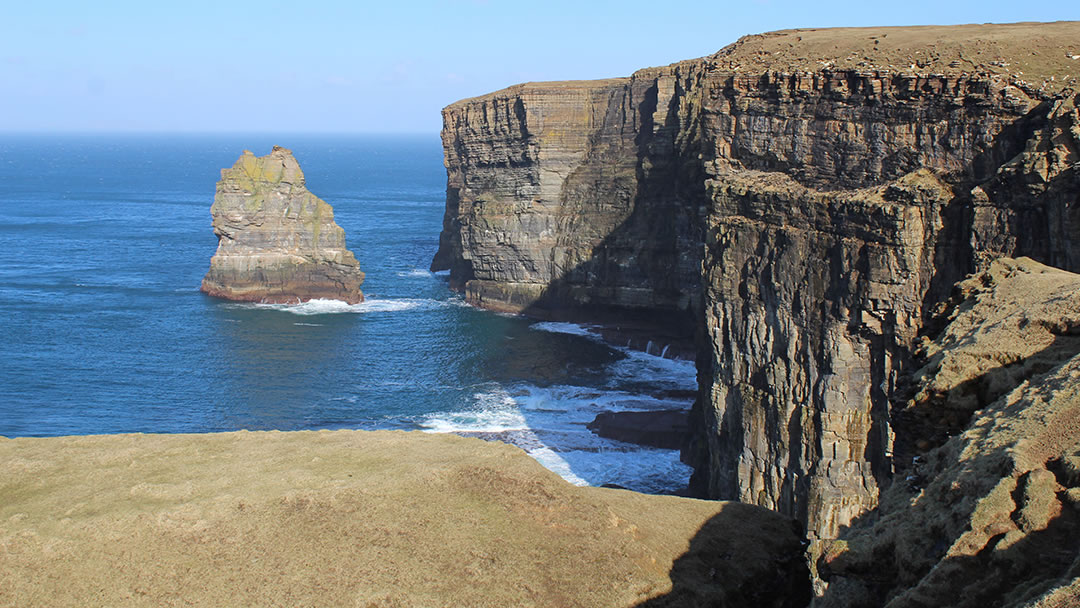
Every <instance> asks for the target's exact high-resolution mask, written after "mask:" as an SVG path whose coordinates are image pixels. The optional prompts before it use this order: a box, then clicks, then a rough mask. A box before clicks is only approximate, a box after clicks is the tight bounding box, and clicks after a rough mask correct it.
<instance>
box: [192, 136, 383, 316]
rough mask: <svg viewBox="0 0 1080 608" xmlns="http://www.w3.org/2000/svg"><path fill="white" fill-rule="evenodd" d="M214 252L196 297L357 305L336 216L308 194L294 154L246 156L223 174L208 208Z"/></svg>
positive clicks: (355, 273)
mask: <svg viewBox="0 0 1080 608" xmlns="http://www.w3.org/2000/svg"><path fill="white" fill-rule="evenodd" d="M210 214H211V215H212V216H213V225H214V234H216V235H217V237H218V249H217V252H216V253H215V254H214V257H213V258H211V260H210V270H209V271H208V272H207V273H206V277H205V278H203V281H202V291H204V292H206V293H207V294H209V295H212V296H217V297H221V298H228V299H230V300H244V301H251V302H275V303H292V302H300V301H306V300H312V299H317V298H325V299H331V300H344V301H346V302H349V303H350V304H355V303H357V302H362V301H363V300H364V294H363V292H361V291H360V285H361V284H362V283H363V282H364V273H363V272H361V271H360V265H359V263H358V262H357V261H356V257H355V256H354V255H353V253H352V252H351V251H349V250H348V249H346V248H345V231H344V230H343V229H342V228H341V226H338V225H337V224H336V223H335V222H334V210H333V208H331V207H330V205H328V204H327V203H326V202H324V201H323V200H322V199H320V198H319V197H317V196H315V195H314V194H312V193H311V192H309V191H308V189H307V187H306V186H305V185H304V173H303V172H302V171H301V170H300V164H299V163H297V162H296V159H295V158H293V155H292V152H290V151H289V150H286V149H285V148H282V147H279V146H274V149H273V151H272V152H271V153H270V154H268V155H267V156H261V157H256V156H255V155H254V154H252V153H251V152H249V151H247V150H245V151H244V154H243V155H242V156H241V157H240V159H239V160H237V161H236V164H235V165H233V166H232V168H230V169H223V170H222V171H221V181H219V182H218V184H217V194H216V195H215V196H214V204H213V205H212V206H211V207H210Z"/></svg>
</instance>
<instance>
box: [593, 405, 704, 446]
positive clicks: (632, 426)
mask: <svg viewBox="0 0 1080 608" xmlns="http://www.w3.org/2000/svg"><path fill="white" fill-rule="evenodd" d="M689 413H690V412H688V411H687V410H659V411H649V412H600V413H599V414H597V415H596V418H594V419H593V421H592V422H590V423H589V424H588V425H586V428H588V429H589V430H590V431H592V432H594V433H596V434H597V435H599V436H601V437H604V438H607V439H615V440H617V441H625V442H626V443H634V444H637V445H644V446H649V447H653V448H664V449H668V450H677V449H679V448H681V447H682V446H683V444H684V443H686V440H687V438H688V436H689V432H690V427H689V426H688V421H689V416H688V415H689Z"/></svg>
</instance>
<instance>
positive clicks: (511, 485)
mask: <svg viewBox="0 0 1080 608" xmlns="http://www.w3.org/2000/svg"><path fill="white" fill-rule="evenodd" d="M0 496H3V500H0V564H2V566H0V606H57V607H59V606H154V607H157V606H180V605H183V606H190V605H201V606H553V605H557V606H582V607H595V606H611V607H616V606H633V605H639V603H640V602H644V601H649V602H651V605H655V606H666V605H676V606H679V605H682V606H685V605H706V604H708V605H725V606H749V605H754V606H771V607H777V608H779V607H782V606H800V605H804V604H805V601H806V600H807V599H808V593H809V587H808V585H807V581H808V579H807V578H806V569H805V566H804V565H803V560H802V557H801V554H802V548H801V545H800V542H799V537H798V536H797V535H796V534H795V530H794V529H793V526H792V522H791V521H790V520H789V519H787V518H784V517H781V516H778V515H776V514H775V513H770V512H768V511H766V510H765V509H760V508H757V507H751V506H749V505H741V504H737V503H717V502H711V501H700V500H692V499H685V498H677V497H672V496H647V495H641V494H635V493H632V492H627V491H624V490H611V489H603V488H579V487H576V486H572V485H570V484H569V483H567V482H565V481H563V480H562V479H561V478H559V477H558V476H557V475H555V474H554V473H551V472H550V471H547V470H546V469H544V468H543V467H542V466H541V465H539V464H538V463H537V462H536V461H535V460H533V459H532V458H530V457H529V456H528V455H526V454H525V453H524V452H522V451H521V450H519V449H517V448H514V447H510V446H507V445H503V444H499V443H490V442H484V441H481V440H478V439H464V438H461V437H457V436H453V435H430V434H422V433H402V432H363V431H334V432H329V431H320V432H295V433H280V432H269V433H248V432H239V433H223V434H210V435H115V436H98V437H62V438H45V439H30V438H20V439H2V438H0ZM736 530H737V531H738V533H737V534H736V533H734V532H735V531H736Z"/></svg>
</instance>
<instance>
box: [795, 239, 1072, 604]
mask: <svg viewBox="0 0 1080 608" xmlns="http://www.w3.org/2000/svg"><path fill="white" fill-rule="evenodd" d="M947 316H948V317H949V318H951V322H950V323H949V325H948V326H947V328H946V330H945V331H943V332H942V333H941V334H940V335H939V336H938V337H937V338H936V339H935V340H934V341H933V342H931V343H927V344H926V345H925V347H924V353H923V354H924V357H925V365H924V366H923V367H922V368H921V369H920V370H919V372H918V381H917V386H918V388H919V391H918V395H917V396H916V398H915V399H913V400H912V401H911V402H910V404H909V405H908V406H907V408H908V409H914V410H916V411H915V412H914V415H915V416H917V417H920V418H925V419H927V420H929V421H932V424H933V425H934V426H938V427H941V428H945V429H947V428H948V427H949V426H954V427H955V426H957V423H956V419H957V418H961V419H963V420H964V422H963V423H961V424H959V425H958V426H959V428H960V429H961V430H962V432H961V433H960V434H957V435H955V436H953V437H952V438H951V439H948V441H947V442H946V443H944V445H942V446H941V447H939V448H937V449H934V450H932V451H930V452H928V453H926V454H923V455H921V456H917V457H915V459H914V466H912V467H910V468H909V469H908V470H907V472H906V474H905V478H903V479H898V480H896V482H895V483H893V484H892V485H891V486H890V487H889V488H888V489H887V490H886V491H885V492H884V493H883V495H882V497H881V504H880V506H879V507H878V509H877V511H876V512H875V513H874V514H873V517H867V518H864V519H863V520H861V521H856V522H855V526H854V528H853V529H852V530H850V531H849V532H848V533H846V534H845V535H844V536H843V539H842V540H840V541H836V542H831V543H826V544H825V546H824V547H823V550H822V551H820V557H819V559H818V563H817V567H818V569H819V572H820V574H821V575H822V576H823V577H824V579H825V580H826V581H827V582H828V586H827V588H824V589H822V590H821V591H822V597H820V598H819V599H818V600H817V602H816V603H815V604H814V605H815V606H820V607H822V608H825V607H831V606H837V607H840V606H843V607H845V608H851V607H867V608H869V607H871V606H889V607H890V608H902V607H903V608H906V607H914V606H941V605H948V606H957V607H961V608H962V607H972V608H975V607H981V606H987V605H994V606H1039V607H1042V608H1066V607H1070V606H1076V605H1078V603H1080V275H1076V274H1072V273H1068V272H1062V271H1060V270H1057V269H1054V268H1050V267H1047V266H1044V265H1042V264H1038V263H1036V262H1033V261H1032V260H1029V259H1021V260H1005V259H1003V260H999V261H996V262H994V263H993V264H992V265H991V266H990V267H989V269H988V270H987V271H985V272H984V273H982V274H979V275H976V276H975V277H973V278H972V279H970V280H967V281H965V282H964V283H962V284H961V285H960V288H959V293H958V296H957V298H956V300H955V301H954V302H953V305H952V307H951V308H950V310H949V311H948V313H947ZM973 412H974V417H973V418H971V416H972V413H973ZM968 418H971V420H970V423H968V422H967V421H968Z"/></svg>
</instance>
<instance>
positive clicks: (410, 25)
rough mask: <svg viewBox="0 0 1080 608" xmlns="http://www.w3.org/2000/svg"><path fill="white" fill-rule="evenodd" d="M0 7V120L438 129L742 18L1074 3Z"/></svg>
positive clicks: (1071, 10)
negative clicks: (510, 89)
mask: <svg viewBox="0 0 1080 608" xmlns="http://www.w3.org/2000/svg"><path fill="white" fill-rule="evenodd" d="M0 16H2V21H0V83H2V85H0V131H124V132H130V131H156V132H163V131H165V132H172V131H180V132H221V131H233V132H318V133H323V132H341V133H357V132H416V133H423V132H427V133H436V132H437V131H438V130H439V128H440V126H441V118H440V114H439V110H440V109H441V108H442V107H443V106H445V105H447V104H449V103H452V102H454V101H456V100H458V99H461V98H464V97H471V96H474V95H480V94H483V93H486V92H489V91H493V90H496V89H500V88H503V87H506V86H509V85H512V84H515V83H518V82H524V81H536V80H567V79H581V78H605V77H611V76H627V75H629V74H630V73H632V72H633V71H634V70H636V69H639V68H643V67H648V66H656V65H665V64H668V63H673V62H675V61H679V60H682V59H690V58H693V57H700V56H703V55H708V54H710V53H713V52H715V51H717V50H719V49H720V48H721V47H723V46H725V45H727V44H729V43H731V42H733V41H735V40H736V39H737V38H738V37H739V36H741V35H744V34H753V33H760V32H764V31H769V30H776V29H784V28H792V27H826V26H862V25H917V24H931V23H933V24H954V23H985V22H995V23H1005V22H1013V21H1055V20H1063V19H1080V3H1076V2H1075V1H1073V0H1050V1H1046V0H1044V1H1041V2H1032V1H1026V2H1017V1H1016V0H1008V1H998V0H981V1H969V0H956V1H954V0H935V1H924V0H901V1H896V2H875V1H872V0H863V1H859V2H833V1H828V0H819V1H816V2H810V1H807V0H798V1H789V0H743V1H742V2H725V1H720V0H712V1H700V2H699V1H696V0H695V1H679V0H670V1H664V0H653V1H651V2H644V1H638V0H620V1H612V2H609V1H606V0H605V1H593V0H550V1H534V2H528V1H520V0H517V1H515V0H426V1H421V0H416V1H411V0H384V1H382V2H380V3H377V4H374V3H367V2H347V1H334V2H331V1H326V2H320V1H319V0H308V2H306V3H305V2H303V1H298V0H292V1H290V2H277V1H274V0H262V1H248V0H232V1H230V0H219V1H216V2H205V1H202V0H186V1H181V2H157V1H155V0H138V1H131V2H129V1H119V0H117V1H113V0H97V1H93V2H91V1H79V2H56V1H50V0H36V1H24V2H16V1H13V2H7V3H5V8H4V10H3V11H0Z"/></svg>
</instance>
